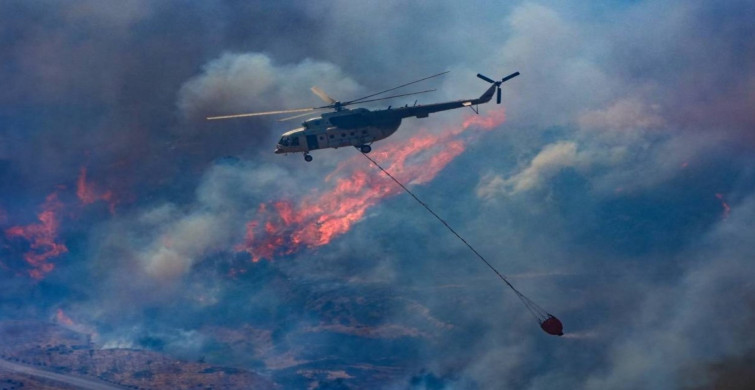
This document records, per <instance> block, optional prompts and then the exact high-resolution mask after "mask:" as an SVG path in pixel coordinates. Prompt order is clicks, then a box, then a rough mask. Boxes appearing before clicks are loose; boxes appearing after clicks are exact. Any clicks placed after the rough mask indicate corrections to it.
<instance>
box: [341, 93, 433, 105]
mask: <svg viewBox="0 0 755 390" xmlns="http://www.w3.org/2000/svg"><path fill="white" fill-rule="evenodd" d="M432 91H436V90H435V89H428V90H426V91H419V92H412V93H404V94H401V95H393V96H386V97H384V98H379V99H370V100H362V101H361V102H358V103H350V102H349V103H344V104H343V105H344V106H345V105H346V104H362V103H367V102H376V101H378V100H386V99H393V98H397V97H402V96H409V95H419V94H420V93H427V92H432Z"/></svg>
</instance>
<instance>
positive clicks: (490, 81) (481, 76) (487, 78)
mask: <svg viewBox="0 0 755 390" xmlns="http://www.w3.org/2000/svg"><path fill="white" fill-rule="evenodd" d="M477 77H479V78H481V79H483V80H485V81H487V82H489V83H490V84H493V83H495V81H493V80H492V79H491V78H490V77H486V76H483V75H481V74H479V73H477Z"/></svg>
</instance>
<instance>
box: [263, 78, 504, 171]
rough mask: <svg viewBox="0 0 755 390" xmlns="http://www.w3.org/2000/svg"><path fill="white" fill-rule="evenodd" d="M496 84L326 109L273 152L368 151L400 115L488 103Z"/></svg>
mask: <svg viewBox="0 0 755 390" xmlns="http://www.w3.org/2000/svg"><path fill="white" fill-rule="evenodd" d="M497 86H498V84H496V85H492V86H491V87H490V88H488V89H487V90H486V91H485V93H483V94H482V96H480V97H479V98H476V99H467V100H456V101H451V102H443V103H435V104H427V105H414V106H409V105H406V106H404V107H398V108H391V107H388V109H385V110H375V111H370V110H368V109H366V108H355V109H340V110H338V111H335V112H327V113H324V114H322V115H320V117H319V118H311V119H308V120H306V121H305V122H304V123H302V127H299V128H297V129H293V130H290V131H287V132H285V133H283V134H282V135H281V139H280V140H279V141H278V144H277V145H276V146H275V153H276V154H284V153H304V155H305V158H307V161H309V160H311V157H308V152H309V151H312V150H316V149H325V148H340V147H343V146H355V147H357V148H360V149H361V150H362V151H363V152H365V153H367V152H369V151H370V147H369V145H370V144H371V143H373V142H375V141H379V140H381V139H384V138H387V137H388V136H390V135H391V134H393V133H395V132H396V130H397V129H398V127H399V126H400V125H401V120H402V119H403V118H409V117H416V118H427V117H428V116H429V115H430V114H431V113H433V112H438V111H446V110H452V109H455V108H461V107H471V106H476V105H478V104H483V103H487V102H489V101H490V99H491V98H492V97H493V94H494V93H495V90H496V87H497Z"/></svg>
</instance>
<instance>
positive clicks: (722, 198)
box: [716, 194, 731, 220]
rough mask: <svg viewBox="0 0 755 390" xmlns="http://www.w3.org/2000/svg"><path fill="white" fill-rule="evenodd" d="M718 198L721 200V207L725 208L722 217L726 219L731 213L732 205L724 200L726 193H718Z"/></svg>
mask: <svg viewBox="0 0 755 390" xmlns="http://www.w3.org/2000/svg"><path fill="white" fill-rule="evenodd" d="M716 198H718V200H720V201H721V207H723V209H724V211H723V215H722V216H721V219H724V220H725V219H727V218H729V214H731V207H729V204H728V203H726V201H725V200H724V194H716Z"/></svg>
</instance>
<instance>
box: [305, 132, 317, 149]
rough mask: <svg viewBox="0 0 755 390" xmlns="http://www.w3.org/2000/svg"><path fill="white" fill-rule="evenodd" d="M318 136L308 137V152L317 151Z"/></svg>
mask: <svg viewBox="0 0 755 390" xmlns="http://www.w3.org/2000/svg"><path fill="white" fill-rule="evenodd" d="M317 148H318V147H317V136H316V135H308V136H307V149H308V150H314V149H317Z"/></svg>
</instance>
